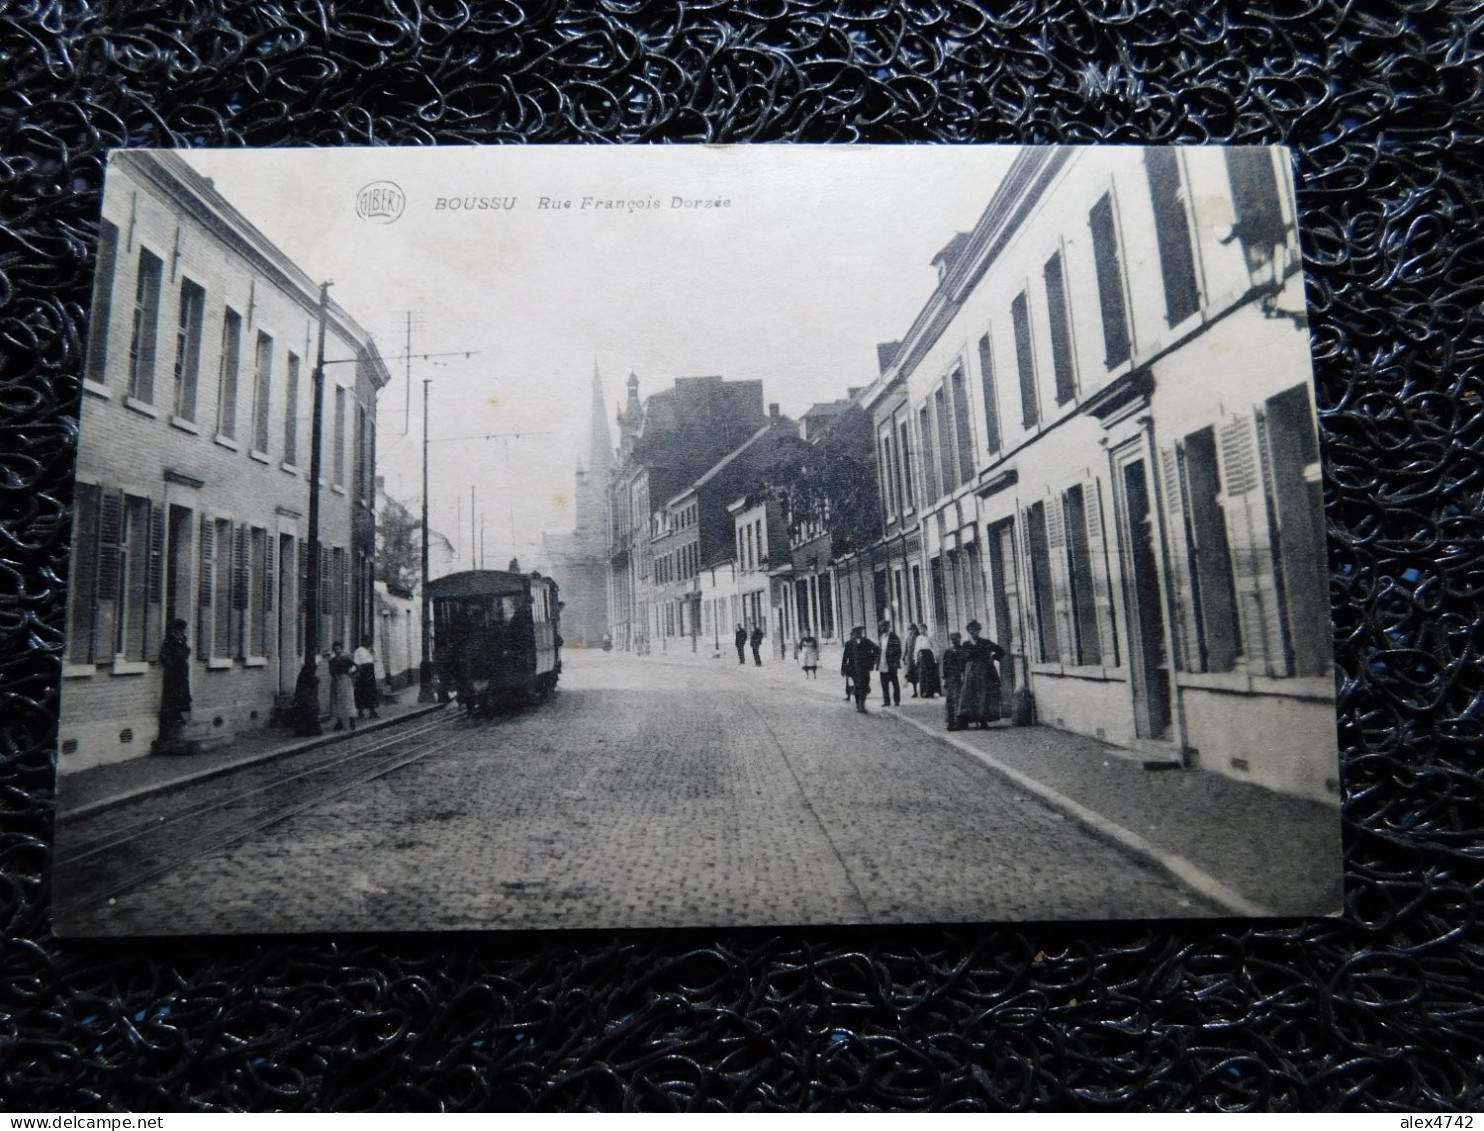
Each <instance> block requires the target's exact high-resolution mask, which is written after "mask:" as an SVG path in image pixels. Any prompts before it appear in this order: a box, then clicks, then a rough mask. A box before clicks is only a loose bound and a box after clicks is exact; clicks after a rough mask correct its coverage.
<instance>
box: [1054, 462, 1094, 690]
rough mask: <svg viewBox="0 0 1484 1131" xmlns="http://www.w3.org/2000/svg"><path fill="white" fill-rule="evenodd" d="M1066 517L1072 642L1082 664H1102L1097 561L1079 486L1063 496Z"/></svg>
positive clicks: (1083, 499)
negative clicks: (1093, 554)
mask: <svg viewBox="0 0 1484 1131" xmlns="http://www.w3.org/2000/svg"><path fill="white" fill-rule="evenodd" d="M1063 501H1064V504H1065V506H1066V518H1067V572H1068V574H1069V577H1070V581H1071V591H1072V592H1071V597H1072V601H1071V606H1072V630H1073V631H1072V637H1073V639H1072V643H1073V646H1074V647H1075V648H1076V657H1077V658H1076V662H1077V663H1079V664H1101V663H1102V662H1103V645H1102V638H1101V636H1100V635H1099V632H1098V602H1097V595H1096V593H1095V591H1094V588H1093V572H1094V570H1095V569H1097V568H1099V566H1100V564H1101V563H1097V562H1095V561H1094V559H1093V556H1092V551H1091V547H1090V545H1089V542H1088V538H1087V500H1086V498H1085V497H1084V495H1083V491H1082V488H1081V487H1080V486H1078V487H1073V488H1071V490H1069V491H1067V493H1066V494H1065V495H1064V496H1063Z"/></svg>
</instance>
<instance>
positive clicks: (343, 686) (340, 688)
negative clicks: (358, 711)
mask: <svg viewBox="0 0 1484 1131" xmlns="http://www.w3.org/2000/svg"><path fill="white" fill-rule="evenodd" d="M329 668H330V717H331V718H332V719H334V720H335V729H336V730H344V729H345V726H346V724H347V723H349V724H350V729H351V730H355V727H356V717H355V714H354V712H355V680H354V678H353V676H354V674H355V670H356V665H355V661H354V660H352V659H351V658H350V657H349V656H347V655H346V654H345V645H343V644H341V643H340V641H338V640H337V641H335V643H334V644H332V645H331V646H330V664H329Z"/></svg>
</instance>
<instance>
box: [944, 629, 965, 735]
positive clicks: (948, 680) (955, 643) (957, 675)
mask: <svg viewBox="0 0 1484 1131" xmlns="http://www.w3.org/2000/svg"><path fill="white" fill-rule="evenodd" d="M963 639H964V638H963V637H962V636H960V635H959V634H958V633H957V632H950V633H949V634H948V648H947V650H946V651H944V653H943V712H944V714H945V715H946V716H947V719H948V729H949V730H960V729H962V728H961V727H960V726H959V722H958V696H959V692H960V691H961V690H963V685H964V663H965V661H966V660H967V658H968V657H967V656H966V655H965V654H964V646H963Z"/></svg>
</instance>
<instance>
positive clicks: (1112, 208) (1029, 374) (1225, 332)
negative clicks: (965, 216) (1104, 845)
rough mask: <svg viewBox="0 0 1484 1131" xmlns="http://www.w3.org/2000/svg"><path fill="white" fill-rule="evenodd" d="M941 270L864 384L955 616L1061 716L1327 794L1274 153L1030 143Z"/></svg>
mask: <svg viewBox="0 0 1484 1131" xmlns="http://www.w3.org/2000/svg"><path fill="white" fill-rule="evenodd" d="M935 262H937V263H938V267H939V285H938V287H937V289H936V291H935V292H934V294H933V296H932V297H931V298H930V299H929V301H928V302H927V304H926V305H925V306H924V308H923V309H922V311H921V312H920V314H919V315H918V317H917V319H916V320H915V321H914V323H913V325H912V327H911V328H910V330H909V332H908V333H907V335H906V336H905V337H904V338H903V340H902V342H901V344H900V347H899V348H898V349H897V350H896V351H895V353H894V356H893V358H892V361H891V363H890V364H889V365H888V366H887V368H886V370H885V371H884V372H883V373H882V375H881V378H880V380H879V381H878V382H877V385H876V387H875V388H873V390H871V391H870V393H869V394H868V396H869V398H870V403H871V404H872V405H873V419H875V420H876V422H877V425H878V430H879V431H878V439H879V444H880V447H879V450H878V452H877V458H878V462H879V466H880V470H881V475H882V478H883V498H884V502H888V504H889V505H891V506H894V507H895V508H896V513H897V514H898V515H899V516H900V519H901V522H902V526H903V528H904V529H905V528H906V527H907V526H908V525H909V524H910V522H911V518H912V516H911V515H910V514H909V511H908V504H909V503H910V504H912V506H914V507H915V510H916V521H917V524H918V527H919V529H920V537H921V548H920V551H919V552H918V555H917V559H918V563H919V566H920V571H921V577H922V585H923V590H924V592H923V599H922V601H921V602H920V604H921V605H922V609H923V614H924V615H925V616H926V617H927V619H928V620H929V622H930V623H931V625H932V627H933V630H934V632H935V634H942V633H944V632H946V631H947V630H948V629H950V628H957V629H961V628H962V626H963V624H964V623H965V622H966V621H967V620H968V619H970V618H977V619H979V620H980V621H982V622H983V623H984V624H985V626H986V629H987V631H988V632H989V633H990V634H991V635H992V636H993V637H994V638H995V639H997V640H998V641H999V642H1000V643H1001V644H1002V645H1003V646H1004V647H1005V648H1006V649H1007V651H1008V652H1009V658H1008V660H1007V661H1006V662H1005V664H1004V669H1005V674H1006V679H1005V680H1004V683H1005V688H1006V695H1007V699H1008V697H1009V696H1010V695H1011V694H1012V691H1013V689H1014V688H1016V687H1025V688H1027V689H1028V690H1029V691H1030V693H1031V695H1032V698H1033V701H1034V706H1035V711H1036V715H1037V718H1038V720H1039V721H1041V722H1044V723H1048V724H1050V725H1053V726H1058V727H1063V728H1066V729H1068V730H1072V731H1076V732H1079V733H1083V734H1088V735H1095V736H1097V737H1099V738H1104V739H1106V740H1108V741H1110V742H1114V743H1117V744H1120V745H1123V746H1128V747H1132V748H1135V749H1138V750H1141V751H1143V752H1144V753H1145V754H1146V755H1147V756H1149V757H1153V758H1155V759H1167V760H1169V761H1171V762H1176V763H1180V764H1184V765H1199V766H1201V767H1203V768H1206V769H1210V770H1214V771H1216V772H1219V773H1223V774H1227V775H1230V776H1233V777H1237V778H1241V779H1245V780H1251V781H1256V782H1260V783H1262V784H1265V785H1268V786H1270V787H1273V788H1277V789H1281V790H1284V791H1288V792H1292V793H1296V794H1300V795H1304V796H1308V797H1313V798H1320V799H1328V800H1334V799H1335V797H1336V796H1337V792H1338V783H1337V781H1336V778H1335V773H1336V768H1335V767H1336V759H1335V748H1336V739H1335V729H1334V728H1335V721H1334V686H1333V678H1332V673H1331V667H1330V655H1331V628H1330V621H1329V615H1328V609H1329V606H1328V590H1327V572H1326V569H1325V557H1324V518H1323V508H1322V499H1321V493H1320V470H1319V455H1318V442H1317V429H1316V418H1315V411H1314V404H1313V385H1312V377H1311V373H1310V367H1309V354H1308V336H1307V332H1306V322H1305V320H1304V293H1303V282H1302V275H1301V274H1300V270H1299V251H1298V243H1297V237H1296V231H1295V225H1294V207H1293V199H1292V188H1291V181H1290V178H1289V176H1288V172H1287V169H1286V166H1285V164H1284V155H1283V154H1282V152H1281V151H1278V150H1272V149H1262V148H1234V149H1226V150H1223V149H1218V148H1214V147H1213V148H1190V149H1183V150H1177V149H1149V150H1140V149H1133V148H1116V147H1108V148H1087V149H1058V148H1035V149H1030V150H1027V151H1025V152H1024V153H1023V154H1022V155H1021V156H1020V157H1019V158H1018V159H1017V160H1016V162H1015V164H1014V166H1013V167H1012V169H1011V170H1010V172H1009V174H1008V175H1007V177H1006V179H1005V181H1004V182H1003V183H1002V185H1001V186H1000V188H999V189H998V190H997V192H996V193H995V194H994V196H993V198H992V199H991V201H990V203H989V205H988V207H987V208H986V210H985V212H984V213H983V215H982V216H981V218H980V220H979V222H978V223H977V224H976V226H975V228H974V230H973V231H972V232H969V233H964V234H963V235H962V236H961V237H956V238H955V240H954V242H953V243H951V244H950V245H949V247H948V248H946V249H945V251H944V253H943V254H942V255H940V257H939V259H938V260H937V261H935ZM888 422H889V424H888ZM893 444H895V448H893ZM872 568H873V569H874V570H879V569H880V568H881V565H880V563H874V562H873V566H872ZM904 569H906V570H908V571H909V572H904V574H903V583H904V584H903V597H902V598H901V599H897V598H896V588H897V581H896V577H895V576H894V575H892V576H889V577H888V579H887V582H886V586H885V588H886V593H887V597H888V600H900V601H905V600H906V599H907V597H906V594H907V593H908V592H910V591H911V587H910V585H909V584H908V581H909V579H910V567H908V566H905V565H904ZM874 588H875V589H876V590H878V591H879V589H880V588H881V586H879V585H876V586H875V587H874ZM873 595H874V596H877V597H879V596H880V593H879V592H877V593H875V594H873ZM914 596H915V594H914Z"/></svg>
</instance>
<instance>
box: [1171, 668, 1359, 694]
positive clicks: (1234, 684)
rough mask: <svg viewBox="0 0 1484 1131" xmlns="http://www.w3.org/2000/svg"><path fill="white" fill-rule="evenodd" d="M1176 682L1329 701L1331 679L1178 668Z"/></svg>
mask: <svg viewBox="0 0 1484 1131" xmlns="http://www.w3.org/2000/svg"><path fill="white" fill-rule="evenodd" d="M1175 683H1176V685H1177V686H1179V687H1181V688H1189V689H1190V690H1192V691H1216V692H1224V693H1226V694H1229V695H1285V696H1288V697H1289V698H1293V699H1318V700H1323V701H1324V702H1331V701H1333V700H1334V697H1335V686H1334V682H1333V681H1332V680H1329V679H1326V678H1325V677H1324V676H1312V675H1310V676H1273V675H1248V674H1247V673H1246V672H1242V671H1233V672H1177V673H1176V677H1175Z"/></svg>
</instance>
